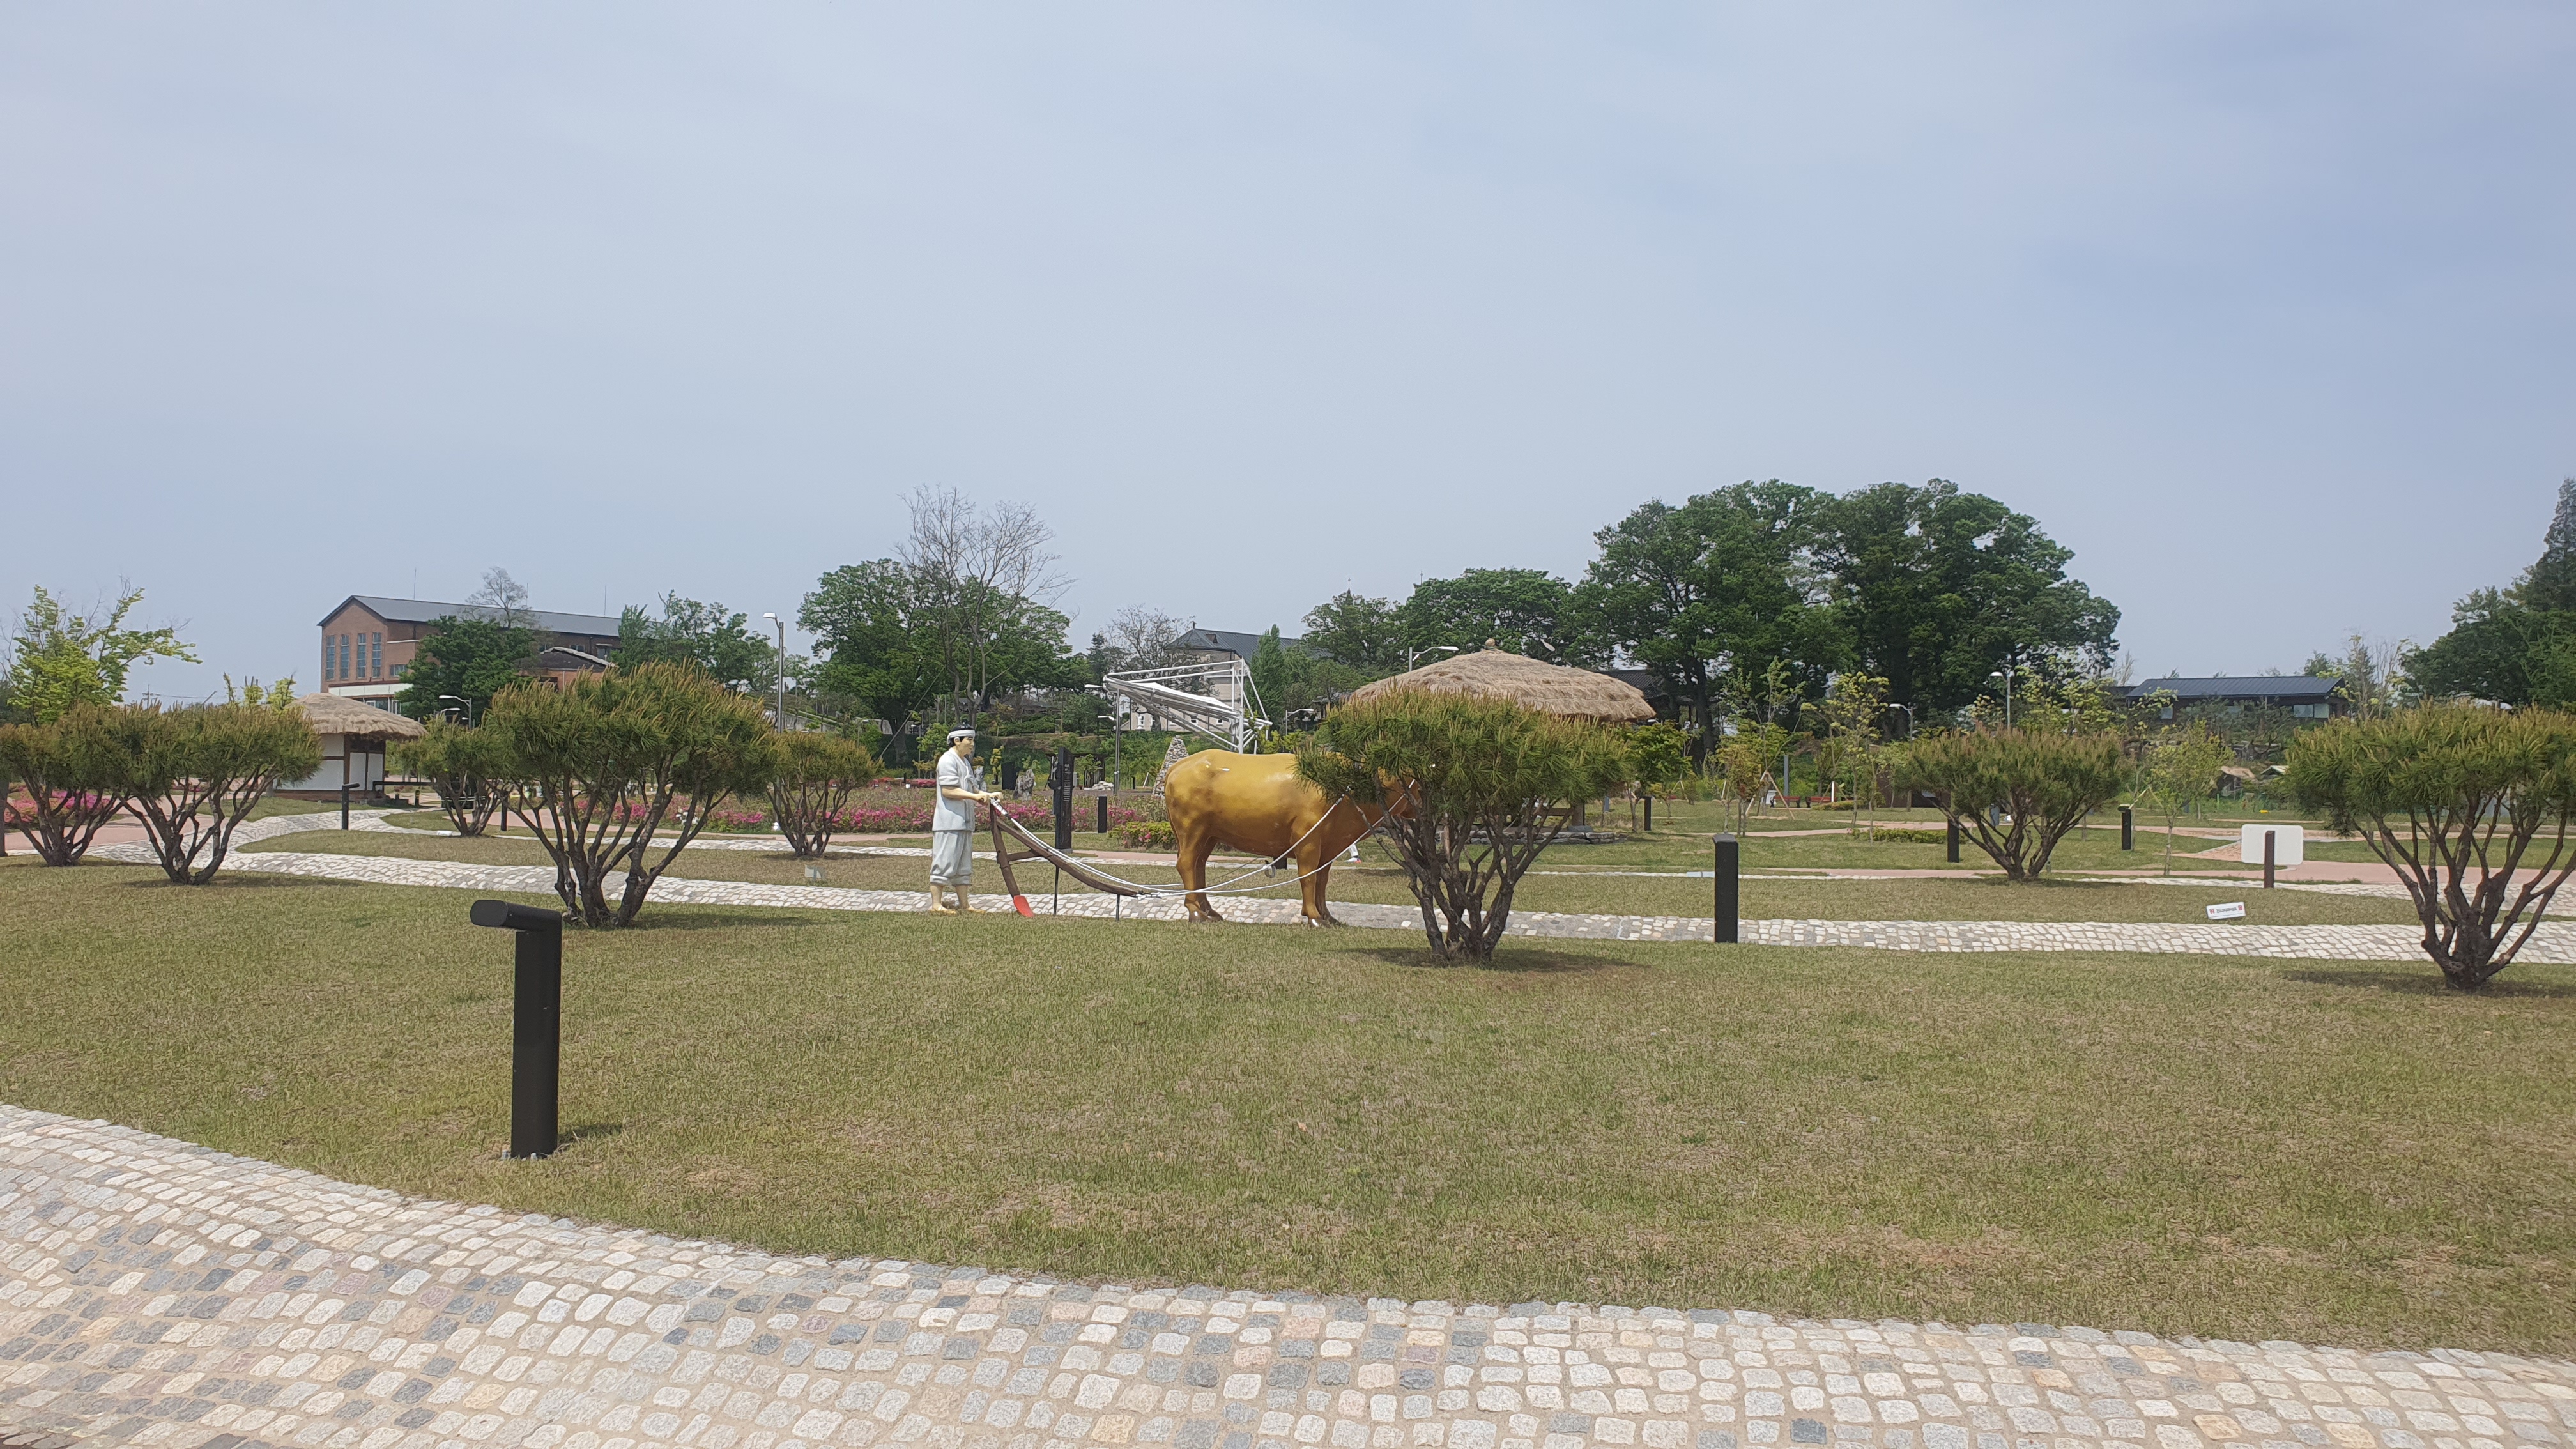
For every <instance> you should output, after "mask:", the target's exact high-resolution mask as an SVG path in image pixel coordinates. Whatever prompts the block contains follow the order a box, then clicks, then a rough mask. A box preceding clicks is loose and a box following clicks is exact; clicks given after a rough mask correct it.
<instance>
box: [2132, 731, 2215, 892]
mask: <svg viewBox="0 0 2576 1449" xmlns="http://www.w3.org/2000/svg"><path fill="white" fill-rule="evenodd" d="M2235 759H2236V750H2235V747H2233V746H2231V745H2230V744H2228V743H2227V741H2226V740H2225V739H2224V738H2222V737H2221V736H2220V735H2219V733H2218V732H2217V731H2216V730H2213V729H2211V728H2210V727H2209V726H2208V725H2206V724H2202V723H2200V722H2199V721H2197V720H2192V721H2186V722H2184V723H2181V724H2177V725H2174V726H2172V727H2170V728H2168V729H2163V730H2159V731H2157V732H2156V734H2155V735H2154V736H2153V737H2152V738H2150V739H2149V740H2148V741H2147V742H2146V744H2145V746H2144V748H2143V749H2142V750H2141V751H2140V753H2139V757H2138V765H2137V776H2136V789H2137V794H2138V798H2139V800H2140V801H2141V802H2143V803H2145V804H2146V805H2147V806H2148V807H2149V808H2151V809H2153V810H2154V811H2155V812H2156V813H2157V814H2159V815H2161V816H2163V817H2164V822H2165V874H2167V875H2171V874H2173V848H2174V830H2175V828H2176V826H2178V825H2179V824H2180V823H2181V820H2182V813H2183V812H2184V811H2186V810H2188V809H2190V808H2191V806H2192V802H2194V801H2196V800H2199V799H2202V798H2203V797H2205V796H2207V795H2208V794H2209V792H2210V791H2211V790H2213V789H2215V788H2216V787H2217V785H2218V772H2219V771H2220V770H2221V769H2223V768H2225V767H2226V766H2227V765H2229V764H2230V763H2233V762H2234V760H2235Z"/></svg>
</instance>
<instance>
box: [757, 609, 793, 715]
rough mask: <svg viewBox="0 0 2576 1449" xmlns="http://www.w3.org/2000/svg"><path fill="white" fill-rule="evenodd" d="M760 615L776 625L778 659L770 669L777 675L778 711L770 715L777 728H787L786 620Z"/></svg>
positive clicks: (775, 616)
mask: <svg viewBox="0 0 2576 1449" xmlns="http://www.w3.org/2000/svg"><path fill="white" fill-rule="evenodd" d="M760 617H762V618H764V619H767V620H768V621H769V622H771V623H773V624H775V625H777V626H778V660H777V663H776V665H775V666H774V667H773V668H772V669H771V671H770V672H771V673H773V674H775V675H777V676H778V713H776V714H775V715H773V716H771V719H772V720H773V721H774V722H775V723H776V724H777V726H778V728H780V729H785V728H787V621H786V620H784V619H782V618H780V617H778V616H777V615H776V614H770V613H763V614H762V615H761V616H760Z"/></svg>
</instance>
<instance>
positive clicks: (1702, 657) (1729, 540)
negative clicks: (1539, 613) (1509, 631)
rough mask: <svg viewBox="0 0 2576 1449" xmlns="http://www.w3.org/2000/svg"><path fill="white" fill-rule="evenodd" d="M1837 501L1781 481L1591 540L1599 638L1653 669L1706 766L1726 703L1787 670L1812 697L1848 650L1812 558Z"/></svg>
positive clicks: (1661, 507)
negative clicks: (1694, 732)
mask: <svg viewBox="0 0 2576 1449" xmlns="http://www.w3.org/2000/svg"><path fill="white" fill-rule="evenodd" d="M1833 503H1834V500H1833V498H1832V496H1831V495H1830V494H1825V493H1820V492H1817V491H1816V490H1815V489H1812V488H1801V487H1799V486H1797V485H1795V484H1790V483H1782V482H1779V481H1778V480H1776V479H1775V480H1773V481H1771V482H1768V483H1741V484H1737V485H1736V486H1734V487H1732V488H1722V489H1719V490H1717V491H1715V492H1711V493H1703V494H1700V495H1698V496H1696V497H1693V498H1689V499H1685V500H1684V501H1683V502H1682V503H1681V504H1679V505H1674V504H1668V503H1665V502H1662V501H1661V500H1656V501H1652V502H1648V503H1646V504H1644V505H1642V506H1640V507H1638V508H1637V509H1635V510H1633V511H1632V512H1630V513H1629V515H1628V516H1627V517H1626V518H1623V519H1621V520H1620V521H1619V522H1617V523H1615V524H1612V525H1611V526H1610V527H1608V528H1605V529H1602V530H1601V531H1600V532H1598V533H1596V534H1594V535H1593V541H1594V542H1595V543H1596V544H1597V545H1598V546H1599V548H1600V555H1599V557H1597V558H1595V559H1594V560H1593V562H1592V565H1591V567H1590V569H1589V570H1587V572H1586V573H1585V576H1584V581H1583V586H1582V589H1581V590H1580V591H1579V595H1578V603H1579V605H1580V607H1581V609H1582V611H1583V613H1584V614H1585V616H1586V617H1587V618H1588V619H1589V620H1590V621H1591V623H1592V627H1593V628H1594V629H1595V630H1596V631H1597V632H1598V634H1599V635H1600V636H1601V637H1603V638H1605V639H1606V640H1608V641H1609V642H1610V643H1612V644H1614V645H1615V646H1616V647H1617V649H1618V651H1619V652H1620V653H1621V654H1624V655H1625V656H1626V657H1628V658H1629V659H1631V660H1633V661H1635V662H1636V663H1637V664H1638V665H1639V666H1640V667H1642V668H1646V669H1650V670H1652V671H1654V673H1655V675H1656V677H1657V678H1658V679H1660V680H1661V681H1662V682H1663V685H1664V688H1665V690H1666V692H1667V693H1668V694H1670V695H1671V697H1672V698H1673V699H1674V700H1675V701H1677V702H1678V703H1679V704H1680V706H1681V709H1682V712H1683V713H1684V715H1685V717H1686V718H1688V719H1689V720H1691V721H1692V722H1694V723H1696V724H1697V725H1698V726H1699V730H1698V736H1697V742H1696V747H1695V750H1694V753H1693V764H1694V765H1695V766H1696V767H1698V768H1701V769H1706V768H1707V765H1708V753H1709V751H1710V749H1711V748H1713V747H1715V746H1716V745H1717V743H1718V742H1719V739H1720V726H1721V722H1722V716H1723V715H1724V714H1725V712H1726V708H1727V699H1728V696H1729V694H1730V693H1733V694H1735V695H1737V696H1743V697H1750V696H1751V695H1752V694H1753V693H1756V692H1758V691H1760V690H1761V689H1762V688H1763V686H1764V682H1765V681H1767V680H1768V679H1769V678H1770V677H1771V676H1772V674H1773V673H1774V672H1775V669H1777V668H1779V667H1785V668H1786V669H1787V670H1788V672H1789V674H1790V676H1791V677H1792V679H1793V680H1794V681H1795V682H1796V684H1797V685H1799V686H1800V687H1801V688H1802V689H1803V690H1804V691H1805V692H1806V693H1808V694H1809V695H1821V694H1822V693H1823V686H1824V683H1825V678H1826V675H1827V673H1828V672H1829V671H1831V670H1833V669H1835V668H1837V667H1839V666H1840V664H1841V663H1842V662H1843V659H1844V656H1845V653H1846V652H1847V651H1846V648H1845V644H1844V640H1843V636H1842V633H1841V630H1840V626H1839V624H1838V622H1837V620H1836V618H1835V614H1834V611H1833V609H1832V608H1831V606H1830V602H1829V589H1828V580H1827V579H1826V578H1825V576H1824V574H1823V573H1822V571H1821V570H1820V568H1819V567H1818V565H1817V561H1816V550H1817V548H1818V545H1819V543H1820V541H1821V540H1822V539H1823V537H1824V532H1823V530H1824V528H1825V526H1826V521H1827V518H1828V516H1829V514H1830V511H1831V509H1832V506H1833Z"/></svg>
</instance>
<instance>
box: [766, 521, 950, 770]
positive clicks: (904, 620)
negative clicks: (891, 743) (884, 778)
mask: <svg viewBox="0 0 2576 1449" xmlns="http://www.w3.org/2000/svg"><path fill="white" fill-rule="evenodd" d="M934 607H935V600H934V599H933V597H932V595H931V591H930V590H928V589H927V588H925V587H924V586H923V585H922V583H921V581H920V579H919V578H918V576H916V575H915V574H914V573H913V571H912V570H911V569H909V568H907V567H905V566H904V564H902V563H901V562H900V561H898V560H895V559H890V558H884V559H876V560H873V561H871V562H868V563H860V564H847V565H844V566H843V567H840V568H837V569H834V570H832V571H831V572H830V573H827V574H825V575H823V577H822V578H821V579H820V580H819V581H817V582H816V584H815V585H814V591H813V592H812V593H810V594H807V595H806V596H805V603H804V607H803V608H801V609H799V610H798V611H797V615H796V622H797V623H798V624H799V625H800V626H801V627H803V628H804V629H805V631H806V632H807V633H810V634H812V635H813V636H814V641H815V642H814V653H815V657H816V659H817V661H818V662H817V664H816V667H815V669H814V672H813V674H812V676H811V679H812V682H813V683H814V685H815V686H816V687H817V688H819V689H820V690H821V691H822V692H823V693H824V694H826V695H837V696H840V697H841V698H844V699H847V700H850V701H853V702H854V703H856V705H857V706H858V707H859V708H860V709H863V710H865V711H866V712H867V713H868V714H869V715H871V716H873V717H875V718H877V719H881V720H884V721H885V722H886V726H887V728H888V729H890V730H892V731H893V732H894V738H895V741H896V747H895V753H896V758H897V761H898V762H899V763H908V762H909V761H910V759H911V753H910V749H909V745H910V742H911V740H912V738H913V737H914V736H915V735H917V734H918V733H919V732H920V721H921V720H922V718H923V717H924V716H925V714H926V712H927V711H928V710H929V708H930V706H931V705H932V704H933V703H934V702H936V701H937V700H938V698H939V696H940V695H941V694H942V693H943V692H944V691H945V690H946V689H947V688H948V684H949V679H950V675H949V671H948V666H947V664H946V663H945V662H944V661H943V660H942V659H941V657H940V650H939V643H938V637H937V633H936V630H935V627H934V623H933V617H932V616H933V611H934Z"/></svg>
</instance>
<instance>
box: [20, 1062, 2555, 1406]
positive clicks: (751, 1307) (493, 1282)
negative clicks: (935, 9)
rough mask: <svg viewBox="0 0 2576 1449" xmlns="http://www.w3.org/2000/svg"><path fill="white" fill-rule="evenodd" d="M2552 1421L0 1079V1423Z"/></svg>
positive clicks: (2459, 1379) (2050, 1331)
mask: <svg viewBox="0 0 2576 1449" xmlns="http://www.w3.org/2000/svg"><path fill="white" fill-rule="evenodd" d="M45 1433H60V1434H64V1435H68V1436H71V1437H73V1438H75V1439H80V1438H89V1437H95V1439H96V1440H97V1441H98V1442H102V1443H113V1444H145V1445H167V1446H171V1449H207V1446H214V1449H230V1446H233V1445H245V1444H248V1445H275V1446H288V1445H311V1446H327V1449H469V1446H484V1445H491V1446H501V1445H524V1446H527V1449H668V1446H681V1445H685V1446H689V1449H805V1446H822V1445H843V1446H850V1449H866V1446H869V1445H873V1444H877V1443H880V1442H883V1443H886V1444H890V1445H907V1446H908V1445H922V1446H925V1449H1087V1446H1093V1445H1099V1446H1111V1445H1126V1444H1139V1445H1168V1446H1172V1449H1318V1446H1323V1445H1327V1444H1329V1445H1330V1446H1332V1449H1589V1446H1592V1445H1617V1446H1633V1445H1644V1446H1647V1449H1743V1446H1768V1445H1793V1446H1794V1445H1808V1444H1816V1445H1823V1444H1833V1445H1837V1446H1849V1449H1862V1446H1871V1449H2204V1446H2226V1449H2531V1446H2556V1445H2563V1444H2566V1443H2567V1442H2568V1441H2569V1438H2570V1436H2571V1435H2576V1363H2569V1362H2566V1361H2562V1360H2544V1359H2533V1358H2524V1357H2518V1356H2513V1355H2507V1354H2483V1353H2469V1352H2459V1351H2451V1350H2437V1351H2434V1352H2431V1353H2412V1352H2408V1353H2377V1354H2362V1353H2357V1352H2354V1351H2352V1350H2348V1349H2336V1348H2308V1347H2304V1346H2302V1345H2299V1344H2295V1343H2282V1342H2266V1343H2261V1344H2246V1343H2232V1342H2225V1341H2203V1340H2200V1339H2194V1338H2182V1339H2171V1340H2168V1339H2159V1338H2155V1337H2152V1336H2150V1335H2147V1334H2143V1333H2129V1332H2119V1333H2103V1332H2100V1331H2098V1330H2095V1329H2091V1328H2066V1327H2057V1326H2053V1325H2045V1324H2035V1323H2021V1324H2013V1325H2008V1326H2007V1325H1996V1324H1986V1325H1979V1326H1976V1327H1957V1326H1952V1325H1947V1324H1941V1323H1927V1324H1911V1323H1901V1322H1894V1321H1881V1322H1877V1323H1864V1322H1860V1321H1856V1320H1849V1319H1836V1320H1833V1321H1831V1322H1826V1323H1818V1322H1810V1321H1806V1320H1790V1321H1787V1322H1783V1321H1781V1320H1778V1319H1775V1318H1773V1317H1772V1316H1770V1315H1768V1314H1762V1313H1748V1312H1727V1311H1722V1310H1711V1309H1702V1310H1696V1311H1690V1312H1681V1311H1676V1310H1673V1309H1667V1308H1620V1307H1592V1306H1587V1305H1580V1304H1571V1303H1553V1304H1549V1303H1522V1304H1515V1305H1512V1306H1510V1307H1494V1306H1486V1305H1470V1306H1463V1307H1462V1306H1456V1305H1452V1304H1449V1303H1445V1302H1419V1303H1408V1302H1405V1301H1403V1300H1401V1299H1386V1298H1373V1299H1368V1300H1366V1301H1361V1300H1358V1299H1350V1298H1339V1299H1316V1298H1311V1297H1305V1296H1302V1295H1297V1294H1278V1295H1264V1294H1261V1293H1257V1292H1247V1291H1241V1290H1234V1291H1228V1290H1223V1289H1218V1288H1211V1287H1200V1286H1193V1287H1185V1288H1177V1289H1174V1288H1140V1287H1134V1286H1125V1285H1108V1286H1097V1287H1094V1286H1083V1285H1078V1284H1070V1283H1059V1282H1056V1281H1054V1280H1051V1279H1047V1278H1025V1277H1016V1276H1012V1275H1008V1274H999V1273H988V1272H986V1271H984V1270H982V1269H980V1268H953V1267H935V1266H932V1265H929V1264H924V1263H910V1262H903V1261H899V1260H867V1259H845V1260H842V1261H840V1262H828V1261H825V1260H824V1259H821V1258H794V1257H774V1256H771V1255H769V1254H765V1253H761V1252H758V1251H755V1250H751V1249H747V1248H741V1247H735V1246H731V1245H727V1244H723V1243H714V1242H703V1241H695V1240H687V1241H683V1240H675V1239H672V1238H668V1237H662V1236H659V1235H655V1234H650V1233H643V1232H636V1231H632V1230H628V1229H622V1228H616V1227H610V1226H606V1225H578V1224H575V1223H573V1222H571V1221H570V1220H568V1219H562V1218H554V1219H549V1218H544V1217H538V1216H527V1217H514V1216H512V1215H510V1214H507V1213H504V1212H501V1211H500V1210H498V1209H496V1208H490V1207H471V1206H463V1205H459V1204H455V1203H445V1202H435V1201H428V1200H423V1199H419V1198H410V1197H405V1196H403V1195H401V1194H398V1193H393V1192H388V1191H385V1190H383V1189H381V1188H371V1187H358V1186H353V1185H351V1184H348V1183H342V1182H334V1181H332V1180H330V1179H328V1178H324V1177H320V1176H317V1175H315V1174H312V1173H308V1172H300V1171H296V1170H294V1169H292V1168H286V1167H280V1166H277V1165H275V1164H273V1163H267V1162H261V1161H257V1160H255V1159H250V1158H241V1157H234V1156H230V1155H228V1154H225V1153H221V1152H216V1151H213V1150H212V1149H209V1148H204V1147H198V1146H194V1145H191V1144H189V1143H185V1142H179V1141H174V1140H172V1139H170V1138H166V1137H157V1136H154V1135H152V1134H150V1133H146V1132H139V1131H135V1130H134V1129H131V1128H126V1127H118V1126H113V1125H110V1124H107V1123H103V1122H82V1121H75V1120H72V1119H70V1118H65V1117H58V1116H55V1115H53V1114H50V1113H44V1112H32V1111H27V1110H24V1109H20V1108H14V1107H7V1106H0V1438H6V1437H9V1436H12V1435H18V1436H31V1435H39V1434H45Z"/></svg>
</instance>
